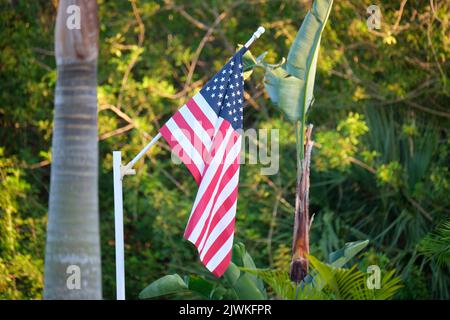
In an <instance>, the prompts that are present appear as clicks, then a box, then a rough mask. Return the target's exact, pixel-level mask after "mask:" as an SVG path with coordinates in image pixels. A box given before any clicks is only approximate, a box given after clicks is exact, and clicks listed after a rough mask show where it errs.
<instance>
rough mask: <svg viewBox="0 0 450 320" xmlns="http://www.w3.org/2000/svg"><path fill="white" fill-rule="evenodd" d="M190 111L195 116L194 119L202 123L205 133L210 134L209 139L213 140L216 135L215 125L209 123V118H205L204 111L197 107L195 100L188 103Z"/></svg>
mask: <svg viewBox="0 0 450 320" xmlns="http://www.w3.org/2000/svg"><path fill="white" fill-rule="evenodd" d="M186 105H187V107H188V108H189V111H191V113H192V114H193V115H194V117H195V118H196V119H197V120H198V122H200V124H201V125H202V127H203V128H204V129H205V131H206V132H207V133H208V134H209V138H210V139H212V138H213V135H214V123H211V121H209V119H208V117H207V116H205V114H204V113H203V111H202V109H201V108H200V107H199V106H198V105H197V103H196V102H195V101H194V99H191V100H189V101H188V102H187V103H186Z"/></svg>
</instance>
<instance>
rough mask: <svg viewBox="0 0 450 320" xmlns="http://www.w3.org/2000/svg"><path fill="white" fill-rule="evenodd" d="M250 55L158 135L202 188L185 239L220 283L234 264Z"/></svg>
mask: <svg viewBox="0 0 450 320" xmlns="http://www.w3.org/2000/svg"><path fill="white" fill-rule="evenodd" d="M246 50H247V48H246V47H243V48H242V49H240V50H239V51H238V52H237V53H236V54H235V55H234V56H233V58H231V60H230V61H228V63H227V64H225V66H224V67H223V68H222V69H221V70H220V71H219V72H218V73H217V74H216V75H215V76H214V77H213V78H212V79H211V80H210V81H209V82H208V83H207V84H206V85H205V86H204V87H203V88H202V89H201V90H200V92H199V93H197V94H196V95H194V97H193V98H192V99H190V100H189V101H188V102H187V103H186V104H185V105H184V106H182V107H181V108H180V109H179V110H178V111H177V113H175V114H174V115H173V116H172V118H170V119H169V121H167V123H166V124H165V125H164V126H163V127H162V128H161V130H160V132H161V135H162V136H163V137H164V139H165V140H166V141H167V142H168V143H169V145H170V147H171V148H172V152H175V153H176V154H177V155H178V157H179V158H180V159H181V160H182V161H183V163H184V164H185V165H186V166H187V168H188V169H189V171H190V172H191V174H192V175H193V176H194V179H195V181H196V182H197V184H198V191H197V196H196V198H195V202H194V206H193V208H192V211H191V215H190V217H189V221H188V224H187V226H186V230H185V233H184V237H185V238H186V239H187V240H189V241H190V242H192V243H193V244H194V245H195V246H196V247H197V250H198V252H199V255H200V260H201V261H202V263H203V264H204V265H205V266H206V268H207V269H208V270H210V271H211V272H212V273H213V274H214V275H215V276H216V277H220V276H221V275H222V274H223V273H224V272H225V271H226V269H227V267H228V265H229V264H230V261H231V251H232V246H233V237H234V222H235V216H236V205H237V193H238V182H239V163H240V162H239V159H240V151H241V130H242V121H243V103H244V77H243V62H242V56H243V54H244V53H245V51H246Z"/></svg>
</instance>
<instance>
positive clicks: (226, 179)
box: [195, 155, 239, 248]
mask: <svg viewBox="0 0 450 320" xmlns="http://www.w3.org/2000/svg"><path fill="white" fill-rule="evenodd" d="M238 156H239V155H238ZM238 168H239V164H237V165H236V164H232V165H230V166H229V167H228V168H227V170H226V171H225V173H224V175H223V177H222V180H221V181H220V185H219V188H218V191H217V193H216V196H215V197H214V201H213V204H212V206H211V211H210V212H209V214H208V218H207V219H206V221H205V224H204V225H203V228H202V231H201V232H200V235H199V236H198V238H197V241H196V242H195V246H196V247H197V248H198V246H199V245H200V243H201V242H202V240H203V237H204V236H205V233H206V231H207V230H208V234H207V235H206V237H209V234H210V233H211V231H212V230H214V229H213V228H212V227H211V226H209V224H210V221H211V219H212V217H213V214H214V212H213V210H214V206H215V205H216V202H217V199H218V198H219V196H220V194H221V193H222V191H223V189H224V188H225V186H226V185H227V183H228V182H229V181H230V180H231V179H232V178H233V176H234V174H235V173H236V171H237V169H238ZM236 191H237V189H236ZM233 193H234V191H233V192H232V193H231V195H233ZM234 198H235V199H236V198H237V192H236V194H234ZM228 199H229V197H228V198H227V199H225V201H224V203H223V204H222V206H221V208H223V207H224V205H226V204H225V202H226V201H227V200H228ZM233 203H234V201H233ZM231 204H232V203H231ZM230 207H231V206H230ZM228 209H229V208H228ZM228 209H227V211H228ZM219 210H220V209H219ZM216 215H217V213H216ZM214 218H215V216H214Z"/></svg>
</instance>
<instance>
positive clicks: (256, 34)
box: [255, 26, 266, 38]
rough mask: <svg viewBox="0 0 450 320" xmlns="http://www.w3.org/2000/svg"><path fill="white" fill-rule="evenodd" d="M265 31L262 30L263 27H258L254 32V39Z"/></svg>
mask: <svg viewBox="0 0 450 320" xmlns="http://www.w3.org/2000/svg"><path fill="white" fill-rule="evenodd" d="M265 31H266V29H264V27H263V26H261V27H259V28H258V30H256V32H255V37H257V38H259V37H260V36H261V35H262V34H263V33H264V32H265Z"/></svg>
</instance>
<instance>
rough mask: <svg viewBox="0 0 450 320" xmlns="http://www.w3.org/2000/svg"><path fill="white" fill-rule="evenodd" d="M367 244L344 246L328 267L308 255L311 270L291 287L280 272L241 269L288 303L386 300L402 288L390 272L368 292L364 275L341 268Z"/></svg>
mask: <svg viewBox="0 0 450 320" xmlns="http://www.w3.org/2000/svg"><path fill="white" fill-rule="evenodd" d="M367 244H368V241H359V242H354V243H347V244H346V245H345V247H344V248H342V249H340V250H338V251H336V252H333V253H332V254H331V255H330V260H331V263H330V264H325V263H323V262H320V261H319V260H318V259H316V258H315V257H313V256H309V261H310V264H311V266H312V269H313V270H312V271H310V275H309V276H308V278H306V279H305V281H302V282H301V283H300V284H295V283H293V282H292V281H290V279H289V275H288V273H287V272H286V271H283V270H269V269H256V270H255V269H253V270H245V271H247V272H250V273H253V274H255V275H257V276H258V277H260V278H261V279H263V280H264V282H265V283H267V284H268V285H269V286H270V287H271V289H272V290H273V291H274V293H275V295H276V297H278V298H281V299H288V300H294V299H295V300H297V299H299V300H325V299H331V300H388V299H392V297H393V296H394V295H395V294H396V292H397V291H398V290H399V289H400V288H401V287H402V286H401V285H400V282H401V280H400V279H399V278H398V277H394V271H385V272H383V273H382V278H381V281H380V288H379V289H369V288H368V286H367V284H366V283H367V274H365V273H364V272H362V271H359V270H358V269H357V266H356V265H354V266H353V267H351V268H350V269H345V268H342V267H343V266H344V265H345V264H346V263H347V262H348V261H349V260H351V259H352V258H353V257H354V256H356V255H357V254H358V253H359V252H360V251H361V250H362V249H364V248H365V247H366V246H367Z"/></svg>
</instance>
